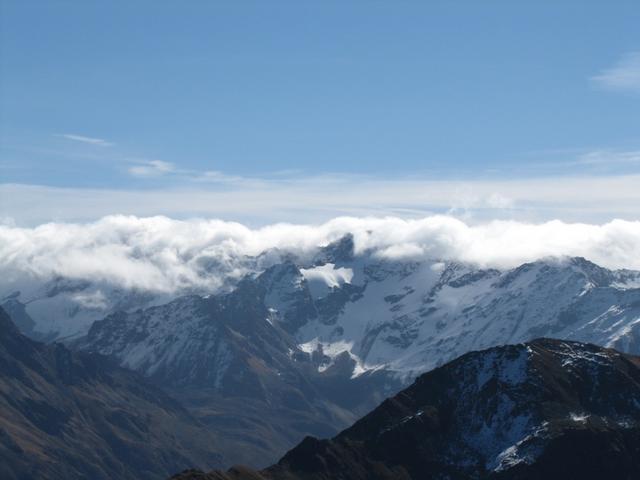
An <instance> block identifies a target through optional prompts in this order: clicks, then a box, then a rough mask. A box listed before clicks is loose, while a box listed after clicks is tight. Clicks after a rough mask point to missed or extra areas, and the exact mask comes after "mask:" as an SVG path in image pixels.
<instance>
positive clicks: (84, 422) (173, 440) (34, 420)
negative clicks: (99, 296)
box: [0, 309, 221, 480]
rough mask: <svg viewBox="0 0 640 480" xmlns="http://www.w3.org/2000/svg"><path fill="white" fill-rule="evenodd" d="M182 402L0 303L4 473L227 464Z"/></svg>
mask: <svg viewBox="0 0 640 480" xmlns="http://www.w3.org/2000/svg"><path fill="white" fill-rule="evenodd" d="M213 448H215V439H214V438H213V437H212V436H211V435H210V434H209V433H207V432H206V431H205V430H204V429H203V428H202V427H201V425H200V424H199V423H198V422H197V421H196V420H194V419H193V418H192V417H191V416H190V415H189V414H188V413H187V412H186V411H185V410H184V409H183V408H182V407H181V406H180V405H179V404H178V403H177V402H175V401H174V400H172V399H170V398H169V397H167V396H166V395H165V394H164V393H163V392H162V391H160V390H159V389H158V388H156V387H153V386H151V385H149V384H148V382H146V381H145V380H143V379H142V377H141V376H140V375H138V374H136V373H133V372H130V371H127V370H124V369H122V368H120V367H117V366H115V365H114V364H112V362H110V361H108V360H106V359H105V358H103V357H100V356H98V355H88V354H78V353H72V352H70V351H69V350H68V349H66V348H65V347H63V346H62V345H59V344H53V345H44V344H41V343H38V342H35V341H32V340H30V339H28V338H26V337H25V336H23V335H22V334H20V332H19V331H18V329H17V328H16V327H15V325H14V324H13V323H12V321H11V319H10V318H9V316H8V315H7V314H6V312H5V311H4V310H2V309H0V478H2V479H7V480H10V479H31V478H38V479H41V478H42V479H71V478H91V479H111V478H118V479H128V478H145V479H146V478H149V479H151V478H162V477H163V476H166V475H169V474H170V473H171V472H175V471H176V469H181V468H185V467H187V466H192V465H194V463H196V464H199V465H201V466H202V467H206V466H215V465H220V464H221V463H220V462H221V459H220V457H219V456H218V455H216V454H214V453H212V449H213Z"/></svg>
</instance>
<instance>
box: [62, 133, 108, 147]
mask: <svg viewBox="0 0 640 480" xmlns="http://www.w3.org/2000/svg"><path fill="white" fill-rule="evenodd" d="M56 136H57V137H62V138H66V139H67V140H73V141H74V142H80V143H87V144H89V145H96V146H98V147H111V146H113V145H114V144H113V143H111V142H108V141H106V140H104V139H102V138H95V137H85V136H84V135H76V134H73V133H63V134H60V135H56Z"/></svg>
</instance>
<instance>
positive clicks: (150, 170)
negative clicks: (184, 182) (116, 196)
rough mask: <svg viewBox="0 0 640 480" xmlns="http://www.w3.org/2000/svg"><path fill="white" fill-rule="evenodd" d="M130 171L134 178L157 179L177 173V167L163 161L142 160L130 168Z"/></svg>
mask: <svg viewBox="0 0 640 480" xmlns="http://www.w3.org/2000/svg"><path fill="white" fill-rule="evenodd" d="M128 171H129V173H130V174H131V175H133V176H134V177H157V176H160V175H166V174H168V173H173V172H175V171H176V167H175V165H174V164H173V163H171V162H164V161H162V160H140V161H138V164H137V165H133V166H131V167H129V169H128Z"/></svg>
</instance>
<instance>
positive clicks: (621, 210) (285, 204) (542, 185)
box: [0, 175, 640, 226]
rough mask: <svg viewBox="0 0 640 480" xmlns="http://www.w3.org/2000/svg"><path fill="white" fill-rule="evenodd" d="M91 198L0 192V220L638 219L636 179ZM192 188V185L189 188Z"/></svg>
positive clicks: (339, 180) (340, 183)
mask: <svg viewBox="0 0 640 480" xmlns="http://www.w3.org/2000/svg"><path fill="white" fill-rule="evenodd" d="M195 185H196V184H194V183H191V188H189V189H162V190H160V189H157V190H153V189H148V190H108V189H105V190H100V189H82V188H55V187H47V186H34V185H16V184H4V185H0V218H9V219H13V221H14V222H15V223H16V224H18V225H26V226H29V225H31V226H32V225H37V224H39V223H43V222H49V221H87V220H95V219H97V218H100V217H103V216H105V215H110V214H114V213H117V214H126V215H138V216H152V215H168V216H171V217H179V218H189V217H196V216H201V217H208V218H211V217H216V218H222V219H225V220H237V221H243V222H245V223H249V224H253V225H255V224H266V223H273V222H279V221H288V222H321V221H326V220H328V219H330V218H333V217H336V216H340V215H354V216H363V215H402V216H410V217H416V216H424V215H426V214H429V213H434V212H435V213H447V212H449V213H455V214H456V215H458V216H465V218H467V219H472V220H474V221H475V220H488V219H496V218H502V219H516V220H527V221H544V220H551V219H555V218H559V219H562V220H565V221H580V222H588V223H593V222H603V221H607V220H610V219H612V218H623V219H629V220H635V219H638V218H640V207H639V205H640V189H638V185H640V175H620V176H599V177H554V178H540V179H520V180H500V181H490V180H486V181H483V180H476V181H468V182H456V181H422V180H388V181H384V180H377V179H371V178H367V177H344V176H339V177H317V178H309V179H291V180H275V179H271V180H260V181H256V182H250V181H249V180H247V181H246V183H243V182H238V183H228V184H222V185H220V184H214V185H206V184H202V187H201V188H194V186H195ZM198 185H200V184H198Z"/></svg>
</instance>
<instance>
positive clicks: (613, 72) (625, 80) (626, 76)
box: [591, 52, 640, 93]
mask: <svg viewBox="0 0 640 480" xmlns="http://www.w3.org/2000/svg"><path fill="white" fill-rule="evenodd" d="M591 81H592V82H593V83H594V84H595V85H597V86H598V87H601V88H605V89H607V90H620V91H630V92H638V93H640V52H630V53H627V54H626V55H624V56H623V57H622V58H621V59H620V60H618V62H617V63H615V64H614V65H613V66H611V67H609V68H607V69H605V70H603V71H602V72H601V73H600V74H598V75H595V76H593V77H591Z"/></svg>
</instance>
